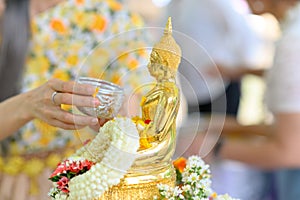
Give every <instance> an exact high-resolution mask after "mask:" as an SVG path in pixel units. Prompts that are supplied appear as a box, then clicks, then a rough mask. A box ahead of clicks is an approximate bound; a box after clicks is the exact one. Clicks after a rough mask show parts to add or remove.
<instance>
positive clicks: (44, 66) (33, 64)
mask: <svg viewBox="0 0 300 200" xmlns="http://www.w3.org/2000/svg"><path fill="white" fill-rule="evenodd" d="M49 67H50V62H49V60H48V59H47V58H46V57H45V56H38V57H34V58H30V59H28V73H31V74H44V73H46V72H47V71H48V70H49Z"/></svg>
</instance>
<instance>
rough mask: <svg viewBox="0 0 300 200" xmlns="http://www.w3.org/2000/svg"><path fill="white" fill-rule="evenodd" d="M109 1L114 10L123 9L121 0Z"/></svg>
mask: <svg viewBox="0 0 300 200" xmlns="http://www.w3.org/2000/svg"><path fill="white" fill-rule="evenodd" d="M107 3H108V5H109V7H110V8H111V9H112V10H113V11H119V10H121V9H122V4H120V3H119V2H117V1H115V0H109V1H107Z"/></svg>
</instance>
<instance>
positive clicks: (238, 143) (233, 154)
mask: <svg viewBox="0 0 300 200" xmlns="http://www.w3.org/2000/svg"><path fill="white" fill-rule="evenodd" d="M219 155H220V157H221V158H223V159H230V160H237V161H240V162H243V163H247V164H249V165H253V166H255V167H258V168H262V169H279V168H293V167H299V166H300V163H299V162H298V161H297V159H293V158H291V157H290V155H291V154H290V149H289V148H286V147H285V146H284V145H283V144H281V143H280V142H279V141H276V139H273V138H272V139H270V138H268V139H262V140H261V141H255V142H254V141H247V140H232V139H228V140H225V142H224V145H223V146H222V149H221V151H220V154H219Z"/></svg>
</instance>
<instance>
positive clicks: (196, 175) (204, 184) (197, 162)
mask: <svg viewBox="0 0 300 200" xmlns="http://www.w3.org/2000/svg"><path fill="white" fill-rule="evenodd" d="M173 165H174V167H175V169H176V174H177V178H176V186H175V187H174V188H172V187H170V186H168V185H164V184H159V185H158V186H157V187H158V189H159V193H160V196H159V197H157V196H155V197H154V199H155V200H167V199H168V200H181V199H184V200H237V199H233V198H232V197H230V196H229V195H228V194H225V195H217V194H216V193H215V192H213V190H212V189H211V180H210V176H211V174H210V169H209V165H207V164H205V163H204V161H203V160H202V159H201V158H200V157H198V156H191V157H189V158H188V160H186V159H185V158H182V157H181V158H178V159H177V160H175V161H174V162H173Z"/></svg>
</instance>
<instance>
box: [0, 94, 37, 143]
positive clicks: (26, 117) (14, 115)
mask: <svg viewBox="0 0 300 200" xmlns="http://www.w3.org/2000/svg"><path fill="white" fill-rule="evenodd" d="M28 109H29V107H28V105H27V101H26V94H20V95H17V96H15V97H12V98H10V99H7V100H6V101H4V102H2V103H0V127H1V128H0V129H1V132H0V140H2V139H4V138H5V137H7V136H9V135H12V134H13V133H15V132H16V131H17V130H18V129H19V128H21V127H22V126H24V125H25V124H26V123H27V122H29V121H30V120H32V117H31V116H30V112H28Z"/></svg>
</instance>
